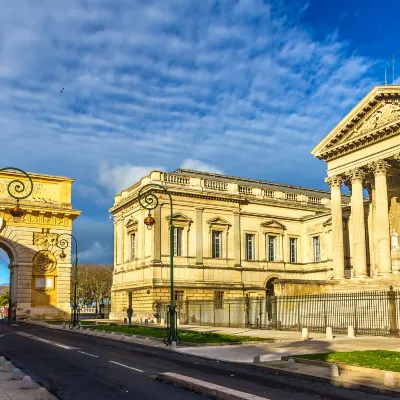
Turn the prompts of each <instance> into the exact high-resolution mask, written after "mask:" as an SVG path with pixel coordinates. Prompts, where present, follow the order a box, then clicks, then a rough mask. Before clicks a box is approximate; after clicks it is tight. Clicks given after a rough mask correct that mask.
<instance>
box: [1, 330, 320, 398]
mask: <svg viewBox="0 0 400 400" xmlns="http://www.w3.org/2000/svg"><path fill="white" fill-rule="evenodd" d="M17 325H18V326H13V324H9V323H4V322H0V354H2V355H4V356H5V357H6V358H8V359H11V361H12V362H13V363H14V365H16V366H17V367H19V368H21V369H22V370H23V371H24V372H25V373H26V374H28V375H30V376H31V377H32V378H33V379H34V380H36V381H37V382H38V383H40V384H41V385H43V386H45V387H46V388H47V389H48V390H50V391H51V392H52V393H53V394H54V395H56V396H57V397H58V398H60V399H65V400H66V399H71V400H81V399H82V400H83V399H85V400H88V399H107V400H109V399H128V398H129V399H163V400H165V399H177V400H184V399H185V400H186V399H191V400H196V399H198V400H200V399H205V397H203V396H201V395H199V394H195V393H192V392H189V391H187V390H185V389H181V388H178V387H175V386H173V385H168V384H166V383H162V382H159V381H157V380H156V379H155V376H156V375H157V374H158V373H160V372H176V373H179V374H182V375H186V376H191V377H194V378H197V379H201V380H204V381H208V382H212V383H216V384H218V385H222V386H225V387H229V388H232V389H236V390H240V391H243V392H247V393H251V394H255V395H258V396H261V397H265V398H266V399H270V400H278V399H279V400H282V399H285V400H292V399H293V400H294V399H296V400H317V399H321V397H320V396H318V395H310V394H303V393H298V392H294V391H290V389H288V388H285V387H284V385H280V386H279V387H276V388H272V387H269V386H267V385H266V384H265V383H264V382H262V377H259V376H257V374H254V376H253V375H252V373H251V371H250V372H249V370H248V369H247V370H246V368H247V367H246V366H245V367H240V366H238V365H236V364H229V363H218V362H217V361H215V360H206V359H202V358H198V357H195V356H189V355H185V354H180V353H177V352H174V351H170V350H165V349H162V348H161V349H160V348H154V347H147V346H143V345H138V344H133V343H132V344H131V343H124V342H117V341H112V340H109V339H105V338H101V337H92V336H85V335H81V334H76V333H71V332H68V331H63V330H53V329H47V328H44V327H40V326H36V325H29V324H23V323H20V324H18V323H17Z"/></svg>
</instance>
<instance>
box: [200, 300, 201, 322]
mask: <svg viewBox="0 0 400 400" xmlns="http://www.w3.org/2000/svg"><path fill="white" fill-rule="evenodd" d="M200 326H201V303H200Z"/></svg>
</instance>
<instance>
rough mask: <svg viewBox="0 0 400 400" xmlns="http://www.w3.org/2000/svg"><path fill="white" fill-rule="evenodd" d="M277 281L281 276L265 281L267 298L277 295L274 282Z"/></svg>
mask: <svg viewBox="0 0 400 400" xmlns="http://www.w3.org/2000/svg"><path fill="white" fill-rule="evenodd" d="M275 279H281V278H280V277H279V276H271V277H269V278H268V279H267V280H266V281H265V285H264V287H265V295H266V296H273V295H274V293H275V289H274V284H273V281H274V280H275Z"/></svg>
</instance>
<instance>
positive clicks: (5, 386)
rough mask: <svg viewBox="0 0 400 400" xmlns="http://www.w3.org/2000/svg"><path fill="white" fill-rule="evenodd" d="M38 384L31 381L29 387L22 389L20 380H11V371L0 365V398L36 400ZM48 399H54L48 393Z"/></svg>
mask: <svg viewBox="0 0 400 400" xmlns="http://www.w3.org/2000/svg"><path fill="white" fill-rule="evenodd" d="M39 388H40V386H39V385H38V384H37V383H36V382H33V381H32V388H31V389H22V381H20V380H19V381H13V380H11V372H4V367H0V400H36V399H37V397H36V396H37V390H38V389H39ZM46 399H48V400H52V399H54V400H55V399H56V397H54V396H53V395H51V394H49V395H48V397H47V398H46Z"/></svg>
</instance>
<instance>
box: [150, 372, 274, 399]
mask: <svg viewBox="0 0 400 400" xmlns="http://www.w3.org/2000/svg"><path fill="white" fill-rule="evenodd" d="M157 380H159V381H162V382H166V383H171V384H173V385H175V386H179V387H182V388H184V389H188V390H190V391H192V392H195V393H200V394H202V395H204V396H208V397H211V398H213V399H217V400H266V399H265V397H259V396H256V395H254V394H250V393H245V392H240V391H238V390H234V389H229V388H227V387H225V386H219V385H215V384H214V383H210V382H205V381H201V380H199V379H195V378H190V377H189V376H184V375H180V374H175V373H172V372H164V373H162V374H158V375H157Z"/></svg>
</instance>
